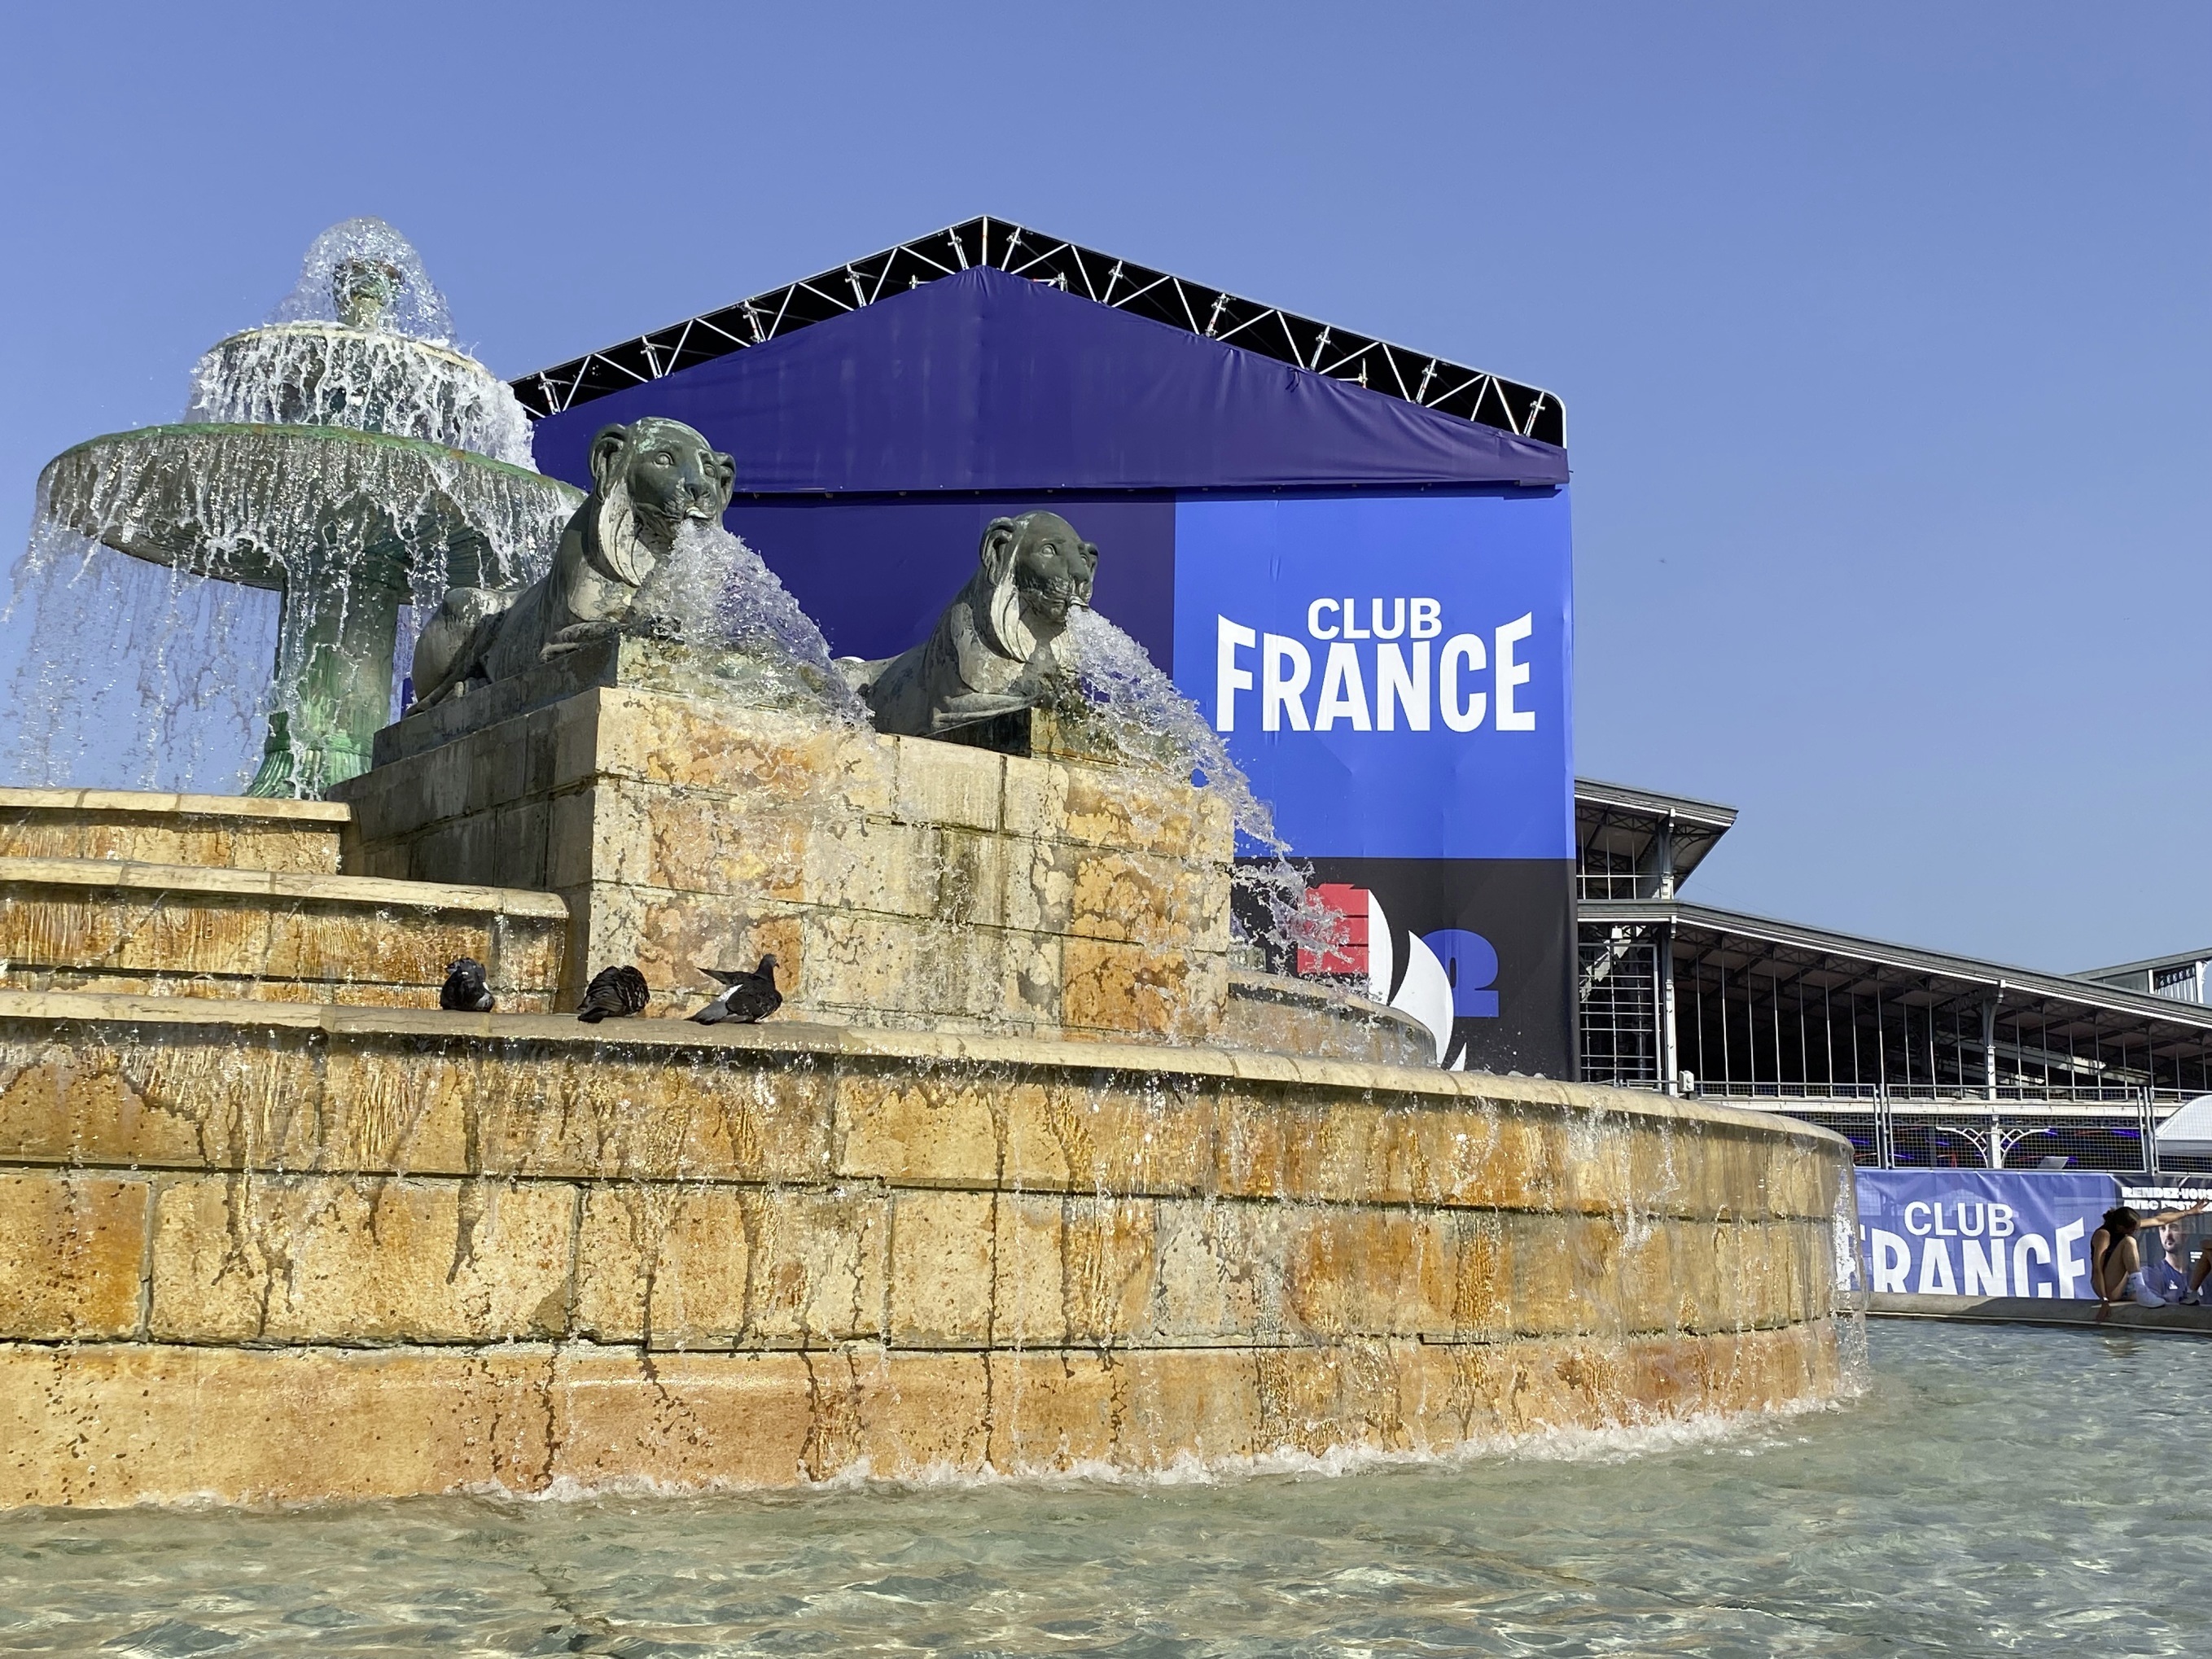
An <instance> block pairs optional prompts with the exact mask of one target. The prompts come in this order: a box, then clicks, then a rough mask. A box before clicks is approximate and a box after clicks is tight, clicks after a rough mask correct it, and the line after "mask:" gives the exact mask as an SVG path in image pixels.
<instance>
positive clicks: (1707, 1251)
mask: <svg viewBox="0 0 2212 1659" xmlns="http://www.w3.org/2000/svg"><path fill="white" fill-rule="evenodd" d="M1849 1170H1850V1149H1849V1147H1848V1146H1846V1145H1845V1144H1844V1142H1843V1141H1842V1140H1841V1139H1838V1137H1836V1136H1834V1135H1832V1134H1830V1133H1826V1132H1825V1131H1823V1130H1820V1129H1817V1128H1814V1127H1808V1126H1806V1125H1803V1124H1798V1123H1793V1122H1791V1121H1788V1120H1786V1119H1781V1118H1777V1117H1772V1116H1769V1115H1765V1114H1759V1113H1754V1112H1748V1111H1741V1110H1734V1109H1726V1108H1722V1107H1717V1106H1710V1105H1706V1104H1703V1103H1686V1102H1678V1101H1670V1100H1667V1099H1665V1098H1662V1097H1657V1096H1651V1095H1640V1094H1632V1093H1628V1092H1624V1091H1607V1090H1599V1089H1589V1088H1583V1087H1578V1086H1574V1085H1564V1084H1556V1083H1547V1082H1543V1081H1541V1080H1535V1079H1517V1078H1497V1077H1486V1076H1477V1075H1472V1074H1467V1073H1440V1072H1436V1071H1413V1070H1406V1069H1399V1068H1395V1067H1389V1066H1371V1065H1363V1064H1357V1063H1350V1062H1321V1061H1313V1060H1298V1059H1291V1058H1289V1057H1285V1056H1280V1055H1270V1054H1241V1053H1233V1052H1230V1051H1225V1050H1220V1049H1212V1048H1191V1047H1166V1046H1159V1045H1152V1044H1144V1043H1111V1042H1067V1041H1055V1040H1049V1039H1044V1038H1040V1037H1035V1036H1026V1037H1024V1036H962V1037H954V1036H942V1035H936V1034H932V1033H927V1032H909V1031H894V1030H854V1029H848V1028H837V1027H829V1026H819V1025H805V1024H796V1023H791V1024H783V1023H777V1024H769V1025H765V1026H762V1027H757V1028H741V1029H738V1030H729V1029H728V1028H721V1029H718V1030H705V1029H702V1028H700V1027H696V1026H692V1025H690V1024H684V1023H682V1022H678V1021H663V1020H635V1021H629V1022H624V1023H623V1024H620V1025H619V1026H613V1027H602V1028H598V1029H596V1030H594V1029H593V1028H590V1027H586V1026H582V1025H580V1024H577V1023H576V1022H575V1021H574V1020H573V1019H568V1018H555V1017H541V1016H500V1015H492V1016H482V1017H479V1016H464V1015H448V1014H441V1013H438V1012H432V1011H428V1010H424V1011H409V1010H399V1009H367V1008H361V1009H349V1008H335V1007H313V1006H295V1005H287V1004H280V1003H268V1002H263V1003H252V1004H247V1003H238V1002H222V1001H216V1000H170V999H142V998H133V997H123V996H97V995H76V994H46V995H37V994H25V993H9V992H0V1193H4V1198H5V1201H4V1202H0V1504H30V1503H36V1504H94V1505H100V1504H126V1503H131V1502H136V1501H139V1500H142V1499H145V1498H162V1497H179V1496H184V1495H186V1494H191V1493H205V1494H213V1495H216V1496H217V1497H220V1498H234V1499H265V1498H361V1497H370V1496H378V1495H392V1494H400V1493H408V1492H437V1491H445V1490H450V1489H453V1488H456V1487H461V1486H471V1485H483V1484H487V1483H489V1484H496V1485H500V1486H506V1487H508V1488H511V1489H516V1490H525V1491H538V1490H544V1489H545V1488H546V1487H548V1486H551V1485H552V1484H553V1483H555V1482H556V1481H561V1480H573V1481H576V1482H580V1483H584V1484H586V1485H600V1484H606V1483H619V1482H635V1481H638V1480H650V1481H654V1482H661V1483H673V1484H678V1485H685V1486H708V1485H714V1484H717V1483H741V1484H766V1485H788V1484H793V1483H799V1482H805V1481H808V1480H823V1479H827V1478H829V1477H831V1476H835V1475H837V1474H850V1473H854V1472H856V1471H860V1470H866V1471H869V1472H872V1473H873V1474H878V1475H885V1476H904V1475H917V1474H926V1473H928V1472H930V1471H946V1470H949V1471H954V1472H959V1473H964V1474H973V1473H975V1472H978V1471H981V1470H984V1469H994V1470H999V1471H1002V1472H1023V1471H1047V1470H1065V1469H1068V1468H1074V1467H1077V1466H1079V1465H1084V1464H1087V1463H1098V1464H1103V1465H1107V1466H1111V1467H1115V1468H1126V1469H1135V1470H1144V1469H1158V1468H1167V1467H1169V1466H1170V1465H1173V1464H1175V1463H1176V1462H1178V1461H1181V1460H1190V1459H1194V1460H1197V1461H1199V1462H1204V1463H1208V1464H1220V1463H1228V1462H1237V1461H1238V1460H1242V1459H1249V1458H1251V1457H1255V1456H1260V1455H1268V1454H1273V1453H1278V1452H1285V1451H1290V1452H1303V1453H1309V1454H1321V1453H1326V1452H1329V1451H1331V1450H1334V1449H1346V1448H1350V1449H1376V1450H1386V1451H1388V1450H1400V1451H1419V1450H1436V1449H1444V1448H1448V1447H1450V1446H1453V1445H1457V1444H1462V1443H1468V1442H1480V1441H1482V1440H1485V1439H1487V1438H1490V1437H1497V1436H1503V1435H1511V1434H1520V1433H1526V1432H1529V1431H1536V1430H1541V1429H1545V1428H1551V1427H1567V1426H1592V1425H1608V1424H1617V1423H1636V1422H1651V1421H1661V1420H1665V1419H1671V1418H1678V1417H1681V1416H1686V1415H1689V1414H1692V1413H1705V1412H1713V1411H1735V1410H1744V1409H1759V1408H1766V1407H1779V1406H1783V1405H1786V1404H1790V1403H1792V1402H1797V1401H1806V1400H1811V1399H1818V1398H1820V1397H1823V1396H1825V1395H1829V1394H1831V1393H1832V1392H1833V1391H1834V1390H1835V1389H1836V1388H1837V1387H1838V1369H1837V1365H1838V1362H1837V1346H1836V1325H1835V1320H1834V1312H1833V1310H1834V1306H1835V1297H1834V1291H1833V1288H1832V1287H1833V1285H1834V1282H1835V1271H1834V1269H1835V1262H1834V1249H1835V1244H1834V1240H1835V1237H1836V1233H1835V1228H1834V1217H1835V1212H1836V1207H1837V1205H1838V1200H1839V1197H1840V1195H1841V1194H1842V1193H1843V1192H1844V1187H1843V1182H1844V1180H1845V1179H1846V1178H1847V1177H1848V1175H1849Z"/></svg>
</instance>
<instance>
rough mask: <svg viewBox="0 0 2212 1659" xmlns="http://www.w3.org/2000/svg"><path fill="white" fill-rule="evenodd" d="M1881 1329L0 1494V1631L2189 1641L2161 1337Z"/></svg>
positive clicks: (328, 1645) (2170, 1372)
mask: <svg viewBox="0 0 2212 1659" xmlns="http://www.w3.org/2000/svg"><path fill="white" fill-rule="evenodd" d="M1868 1346H1869V1351H1870V1363H1869V1364H1868V1365H1867V1366H1866V1368H1865V1369H1864V1370H1863V1372H1862V1374H1861V1383H1862V1387H1861V1389H1860V1391H1859V1392H1857V1394H1856V1395H1855V1396H1854V1397H1851V1398H1849V1399H1847V1400H1845V1401H1841V1402H1839V1403H1838V1404H1836V1405H1834V1406H1832V1407H1829V1408H1826V1409H1822V1410H1815V1411H1810V1412H1806V1413H1799V1414H1796V1415H1794V1416H1785V1417H1778V1418H1770V1419H1758V1420H1754V1421H1750V1422H1737V1423H1733V1424H1700V1425H1686V1426H1683V1427H1678V1428H1672V1429H1668V1430H1662V1431H1628V1432H1625V1433H1624V1432H1613V1433H1605V1434H1598V1435H1565V1436H1553V1437H1539V1438H1536V1439H1532V1440H1528V1441H1523V1442H1521V1443H1517V1444H1516V1445H1514V1446H1512V1447H1510V1448H1496V1447H1492V1448H1480V1449H1470V1450H1469V1451H1468V1452H1467V1453H1465V1454H1462V1455H1454V1456H1451V1457H1447V1458H1440V1459H1431V1460H1424V1461H1419V1462H1396V1463H1387V1464H1376V1463H1373V1462H1370V1463H1367V1464H1364V1465H1362V1466H1358V1467H1359V1468H1360V1471H1361V1472H1359V1473H1358V1474H1347V1473H1343V1472H1340V1469H1341V1468H1343V1467H1344V1466H1330V1465H1323V1464H1319V1463H1308V1464H1304V1465H1295V1464H1294V1465H1289V1466H1285V1467H1282V1468H1280V1469H1279V1472H1274V1473H1267V1472H1253V1473H1232V1474H1220V1475H1217V1476H1214V1477H1211V1478H1201V1477H1197V1476H1194V1475H1184V1476H1180V1477H1176V1478H1171V1479H1168V1480H1146V1481H1130V1480H1101V1479H1096V1478H1090V1479H1086V1478H1082V1477H1073V1478H1063V1479H1060V1480H1050V1481H1044V1482H1037V1481H1024V1482H1004V1481H982V1482H976V1481H963V1482H947V1483H942V1484H937V1485H927V1484H925V1485H921V1486H914V1485H904V1486H902V1485H896V1484H891V1483H878V1482H870V1481H866V1480H844V1481H841V1482H839V1483H838V1484H837V1486H835V1487H834V1488H832V1489H829V1490H826V1491H824V1490H817V1491H814V1492H805V1493H793V1494H772V1493H761V1494H745V1493H728V1494H722V1495H709V1496H686V1497H656V1496H653V1495H650V1494H647V1493H645V1492H636V1491H623V1490H620V1489H617V1490H615V1491H612V1492H600V1493H598V1494H592V1493H588V1492H582V1491H580V1490H570V1491H564V1492H561V1493H559V1494H557V1495H556V1496H555V1497H554V1498H552V1499H551V1500H550V1501H544V1500H540V1501H534V1502H533V1501H518V1500H516V1499H514V1498H507V1497H503V1496H500V1495H496V1494H485V1495H481V1496H477V1497H454V1498H428V1499H419V1500H413V1501H409V1502H404V1503H398V1504H368V1505H361V1504H345V1505H331V1506H327V1507H323V1508H317V1509H312V1510H296V1509H295V1510H276V1511H270V1510H260V1511H254V1510H229V1511H224V1512H216V1513H210V1512H208V1511H205V1510H197V1511H189V1512H183V1513H179V1512H175V1511H163V1510H143V1509H141V1510H127V1511H124V1512H120V1513H115V1514H107V1515H85V1514H80V1513H65V1512H60V1511H43V1512H41V1511H35V1510H32V1511H21V1512H18V1513H16V1514H14V1515H12V1516H4V1517H0V1640H4V1641H8V1642H10V1643H12V1644H20V1645H23V1646H26V1647H37V1648H39V1649H40V1650H47V1651H59V1650H71V1651H90V1650H94V1649H98V1648H104V1650H106V1651H107V1652H111V1653H116V1654H121V1655H126V1656H127V1655H133V1654H143V1655H163V1656H167V1655H176V1654H184V1653H200V1652H208V1653H225V1654H236V1655H239V1656H241V1659H252V1656H258V1655H263V1654H278V1653H295V1652H302V1651H307V1650H313V1651H314V1652H316V1653H319V1654H347V1653H364V1654H366V1653H387V1652H393V1651H402V1650H404V1651H419V1650H429V1649H433V1648H435V1649H439V1650H445V1651H467V1652H474V1653H487V1654H496V1653H530V1652H539V1653H544V1652H559V1651H568V1652H587V1653H626V1654H677V1653H685V1654H718V1655H732V1656H737V1655H747V1654H792V1653H839V1654H851V1653H872V1652H884V1653H898V1654H915V1655H927V1654H964V1653H1020V1654H1042V1653H1052V1654H1070V1655H1085V1656H1087V1655H1103V1654H1115V1655H1127V1654H1132V1653H1144V1654H1160V1655H1188V1656H1194V1659H1195V1656H1253V1659H1258V1656H1263V1655H1275V1654H1285V1653H1295V1654H1330V1655H1334V1654H1396V1653H1408V1654H1410V1653H1443V1652H1449V1653H1466V1654H1496V1655H1501V1656H1503V1655H1526V1654H1532V1653H1542V1654H1547V1655H1558V1656H1577V1655H1597V1654H1618V1653H1636V1654H1662V1653H1680V1654H1694V1655H1698V1656H1701V1659H1736V1656H1741V1659H1771V1656H1804V1659H1862V1656H1864V1659H1873V1656H1887V1655H1893V1654H1898V1653H1904V1652H1916V1653H1944V1654H1953V1655H1960V1656H1979V1655H1992V1656H1994V1655H2020V1654H2031V1653H2032V1654H2039V1655H2056V1654H2082V1655H2094V1656H2100V1659H2101V1656H2106V1655H2115V1656H2117V1655H2128V1654H2172V1655H2186V1654H2194V1653H2199V1652H2202V1651H2203V1639H2204V1633H2205V1631H2206V1629H2207V1628H2208V1625H2212V1614H2208V1613H2207V1612H2206V1609H2205V1607H2204V1604H2203V1596H2204V1592H2203V1586H2204V1584H2205V1583H2206V1582H2207V1581H2208V1577H2212V1525H2208V1522H2212V1513H2208V1505H2207V1503H2206V1499H2205V1497H2204V1493H2205V1492H2207V1491H2208V1490H2212V1443H2208V1441H2207V1440H2206V1437H2204V1435H2203V1433H2202V1432H2201V1425H2202V1411H2201V1401H2200V1400H2199V1398H2198V1395H2199V1394H2200V1392H2201V1390H2200V1389H2199V1387H2198V1385H2197V1371H2198V1370H2200V1369H2201V1366H2200V1365H2199V1364H2197V1358H2196V1352H2197V1351H2196V1350H2195V1349H2194V1348H2193V1347H2192V1346H2190V1342H2189V1340H2188V1339H2186V1338H2159V1337H2140V1336H2128V1335H2114V1336H2107V1337H2093V1336H2087V1335H2084V1334H2080V1333H2076V1332H2071V1331H2066V1332H2044V1331H2027V1330H2016V1329H2015V1330H2007V1329H2001V1328H1986V1327H1984V1328H1957V1327H1946V1326H1938V1325H1923V1324H1920V1323H1917V1322H1914V1323H1908V1324H1904V1325H1882V1324H1880V1323H1879V1322H1876V1323H1875V1324H1874V1325H1873V1326H1872V1328H1870V1330H1869V1342H1868ZM2115 1401H2124V1402H2125V1407H2124V1410H2115V1409H2113V1408H2112V1407H2113V1402H2115ZM2027 1447H2033V1449H2034V1450H2033V1455H2032V1456H2027V1455H2022V1449H2023V1448H2027Z"/></svg>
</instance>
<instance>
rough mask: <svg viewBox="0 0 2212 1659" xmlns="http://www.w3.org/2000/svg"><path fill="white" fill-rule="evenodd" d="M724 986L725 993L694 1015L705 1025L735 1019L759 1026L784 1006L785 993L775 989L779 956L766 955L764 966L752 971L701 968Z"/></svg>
mask: <svg viewBox="0 0 2212 1659" xmlns="http://www.w3.org/2000/svg"><path fill="white" fill-rule="evenodd" d="M699 971H700V972H701V973H702V974H704V975H707V977H708V978H709V979H711V980H713V981H714V982H715V983H716V984H718V985H720V986H721V987H722V994H721V995H720V996H718V997H716V998H715V999H714V1000H713V1001H712V1002H710V1003H708V1005H707V1006H705V1007H703V1008H702V1009H701V1010H700V1011H699V1012H697V1013H696V1014H694V1015H692V1016H691V1018H693V1019H695V1020H696V1021H698V1022H699V1024H702V1025H720V1024H721V1023H722V1022H723V1021H724V1020H726V1019H733V1020H735V1021H737V1022H738V1024H740V1025H756V1024H759V1023H760V1022H761V1021H762V1020H764V1019H766V1018H768V1017H769V1015H770V1014H772V1013H774V1012H775V1011H776V1010H777V1009H779V1008H781V1007H782V1006H783V993H782V992H781V991H779V990H777V989H776V988H775V957H772V956H768V957H762V958H761V959H760V966H759V967H757V968H756V969H753V971H752V972H751V973H750V974H748V973H746V972H745V971H744V969H738V968H702V969H700V970H699Z"/></svg>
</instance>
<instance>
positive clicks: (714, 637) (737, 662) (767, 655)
mask: <svg viewBox="0 0 2212 1659" xmlns="http://www.w3.org/2000/svg"><path fill="white" fill-rule="evenodd" d="M631 611H632V615H633V616H634V617H637V618H639V619H640V623H641V625H642V626H645V627H647V628H652V627H653V626H654V624H655V623H659V626H660V627H661V629H664V630H665V631H667V632H669V633H671V634H672V635H675V636H676V637H678V638H679V639H681V640H682V641H684V642H685V643H687V644H690V645H692V646H703V647H708V655H706V656H705V657H703V658H702V659H699V660H700V664H701V665H702V667H703V668H704V669H705V670H706V671H708V673H710V674H712V675H713V676H714V677H715V678H720V679H723V680H726V681H729V682H731V683H732V685H733V686H741V687H742V688H743V690H744V693H745V694H746V695H747V696H749V697H750V698H752V699H757V700H759V701H762V702H766V703H767V704H768V705H769V706H770V707H774V708H800V709H805V711H807V712H809V713H811V714H820V715H823V716H825V717H827V718H828V719H829V720H833V721H835V722H836V723H837V724H838V725H840V726H851V727H860V728H866V726H868V725H869V718H868V709H867V705H866V703H864V702H861V701H860V698H859V697H858V696H855V695H854V692H853V690H852V688H851V687H849V686H848V685H847V684H846V683H845V680H844V677H843V676H842V675H841V674H839V673H838V671H837V669H836V665H835V664H834V663H833V662H832V661H831V659H830V656H829V642H828V641H825V640H824V639H823V637H822V630H821V629H818V628H817V627H816V626H815V625H814V622H813V619H812V618H811V617H809V616H807V614H806V613H805V611H801V610H800V609H799V602H798V601H797V600H796V599H793V598H792V597H791V594H790V592H789V591H788V590H787V588H786V587H785V586H784V585H783V583H782V582H781V580H778V579H777V576H776V574H775V572H774V571H773V570H770V569H769V568H768V566H767V565H765V564H764V563H763V562H761V557H760V555H758V554H757V553H756V552H754V551H753V550H752V549H751V548H750V547H748V546H746V545H745V544H744V542H743V541H741V540H739V539H738V538H737V537H735V536H733V535H732V534H731V533H730V532H728V531H727V530H726V529H724V528H723V527H722V526H721V525H720V523H709V524H702V523H698V522H696V521H694V522H690V523H687V524H685V525H684V526H682V527H681V528H680V529H679V530H678V532H677V535H676V547H675V550H674V551H673V552H671V554H670V555H669V556H668V557H666V558H665V559H663V560H662V561H661V562H659V564H658V565H657V566H655V567H654V568H653V573H652V574H650V575H648V576H647V578H646V580H645V582H644V584H643V586H641V587H640V588H639V590H638V596H637V599H636V600H635V603H634V604H633V605H632V607H631Z"/></svg>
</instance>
